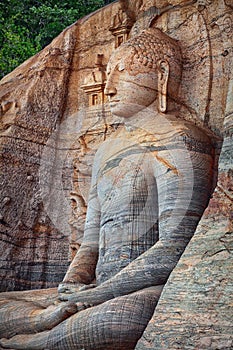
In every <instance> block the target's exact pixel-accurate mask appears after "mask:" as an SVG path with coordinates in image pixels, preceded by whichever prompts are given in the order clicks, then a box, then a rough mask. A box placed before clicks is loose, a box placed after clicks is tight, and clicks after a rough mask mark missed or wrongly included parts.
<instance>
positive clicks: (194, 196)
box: [69, 154, 211, 304]
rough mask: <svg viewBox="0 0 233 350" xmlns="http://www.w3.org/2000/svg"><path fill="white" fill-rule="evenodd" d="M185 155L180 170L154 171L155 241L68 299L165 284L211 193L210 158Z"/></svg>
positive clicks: (100, 298) (96, 299)
mask: <svg viewBox="0 0 233 350" xmlns="http://www.w3.org/2000/svg"><path fill="white" fill-rule="evenodd" d="M184 156H185V155H181V158H182V159H181V161H180V167H179V171H173V170H169V169H164V168H163V167H160V173H158V172H157V173H156V174H155V176H156V181H157V186H158V198H159V240H158V242H156V244H155V245H154V246H152V247H151V248H150V249H149V250H147V251H146V252H145V253H143V254H142V255H141V256H139V257H138V258H137V259H135V260H134V261H132V262H131V263H130V264H129V265H128V266H127V267H125V268H124V269H122V270H121V271H120V272H119V273H118V274H116V275H115V276H114V277H112V278H111V279H109V280H108V281H106V282H104V283H103V284H101V285H99V286H98V287H96V288H94V289H93V290H89V291H85V292H80V293H77V294H76V295H75V294H74V295H73V296H71V297H70V298H69V300H73V301H83V302H89V303H92V304H99V303H102V302H104V301H106V300H108V299H112V298H114V297H116V296H120V295H125V294H128V293H131V292H134V291H137V290H140V289H143V288H145V287H149V286H155V285H160V284H164V283H166V281H167V279H168V277H169V274H170V273H171V271H172V270H173V269H174V267H175V266H176V264H177V262H178V260H179V258H180V256H181V254H182V253H183V251H184V249H185V247H186V245H187V244H188V242H189V240H190V239H191V237H192V236H193V234H194V232H195V229H196V226H197V224H198V221H199V220H200V218H201V216H202V214H203V211H204V209H205V207H206V205H207V202H208V199H209V195H210V187H211V158H210V157H207V156H206V155H202V154H199V155H197V154H193V157H191V158H190V159H185V157H184ZM190 162H191V163H190ZM188 163H189V164H188ZM190 166H191V167H193V169H190ZM156 171H157V170H156Z"/></svg>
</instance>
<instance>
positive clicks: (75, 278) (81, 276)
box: [63, 185, 100, 284]
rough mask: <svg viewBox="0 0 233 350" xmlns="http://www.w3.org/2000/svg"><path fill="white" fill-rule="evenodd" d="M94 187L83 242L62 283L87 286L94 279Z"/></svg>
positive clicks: (96, 220)
mask: <svg viewBox="0 0 233 350" xmlns="http://www.w3.org/2000/svg"><path fill="white" fill-rule="evenodd" d="M99 214H100V211H99V202H98V198H97V194H96V186H95V185H92V187H91V191H90V195H89V201H88V210H87V217H86V224H85V231H84V237H83V242H82V244H81V246H80V249H79V250H78V252H77V254H76V256H75V257H74V259H73V261H72V263H71V264H70V266H69V269H68V271H67V273H66V275H65V278H64V280H63V283H74V284H89V283H91V282H92V281H93V279H94V277H95V268H96V263H97V259H98V243H99V229H100V218H99V216H100V215H99Z"/></svg>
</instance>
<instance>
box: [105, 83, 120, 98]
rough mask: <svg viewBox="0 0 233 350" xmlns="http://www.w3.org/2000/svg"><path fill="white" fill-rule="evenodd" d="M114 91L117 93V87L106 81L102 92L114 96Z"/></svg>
mask: <svg viewBox="0 0 233 350" xmlns="http://www.w3.org/2000/svg"><path fill="white" fill-rule="evenodd" d="M116 93H117V89H116V88H115V87H114V86H113V85H112V84H111V83H110V82H107V83H106V86H105V89H104V94H105V95H106V96H114V95H116Z"/></svg>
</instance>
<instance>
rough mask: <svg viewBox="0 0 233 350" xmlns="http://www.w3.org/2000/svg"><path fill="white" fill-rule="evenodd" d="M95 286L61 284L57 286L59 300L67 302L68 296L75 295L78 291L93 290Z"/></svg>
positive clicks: (70, 283)
mask: <svg viewBox="0 0 233 350" xmlns="http://www.w3.org/2000/svg"><path fill="white" fill-rule="evenodd" d="M95 287H96V284H83V283H78V282H76V283H73V282H62V283H61V284H59V286H58V294H59V299H60V300H62V301H67V300H69V297H70V295H75V294H76V293H78V292H80V291H85V290H87V289H92V288H95Z"/></svg>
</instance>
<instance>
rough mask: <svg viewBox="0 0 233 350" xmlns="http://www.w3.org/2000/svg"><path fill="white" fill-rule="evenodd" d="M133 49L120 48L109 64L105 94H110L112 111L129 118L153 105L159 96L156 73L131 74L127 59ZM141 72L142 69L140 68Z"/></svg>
mask: <svg viewBox="0 0 233 350" xmlns="http://www.w3.org/2000/svg"><path fill="white" fill-rule="evenodd" d="M131 55H132V49H129V48H127V49H125V48H124V49H121V48H119V49H118V50H117V51H116V52H115V53H114V55H113V56H112V57H111V59H110V61H109V64H108V66H107V83H106V87H105V91H104V93H105V95H107V96H108V99H109V104H110V109H111V112H112V113H113V114H114V115H116V116H119V117H124V118H129V117H132V116H133V115H134V114H136V113H137V112H139V111H140V110H142V109H144V108H145V107H148V106H149V105H151V104H152V103H153V102H154V101H155V99H156V97H157V89H156V87H157V76H156V74H155V73H150V74H145V73H138V74H137V75H132V72H131V74H129V72H128V71H127V69H126V64H125V62H126V60H127V59H129V58H130V56H131ZM139 72H140V70H139Z"/></svg>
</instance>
